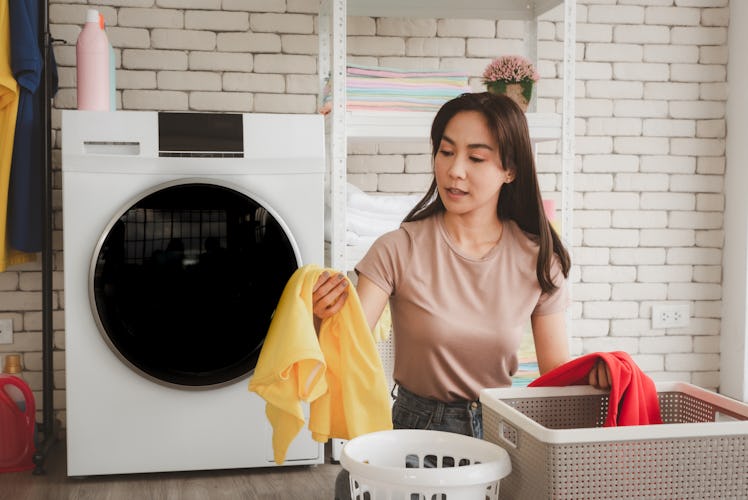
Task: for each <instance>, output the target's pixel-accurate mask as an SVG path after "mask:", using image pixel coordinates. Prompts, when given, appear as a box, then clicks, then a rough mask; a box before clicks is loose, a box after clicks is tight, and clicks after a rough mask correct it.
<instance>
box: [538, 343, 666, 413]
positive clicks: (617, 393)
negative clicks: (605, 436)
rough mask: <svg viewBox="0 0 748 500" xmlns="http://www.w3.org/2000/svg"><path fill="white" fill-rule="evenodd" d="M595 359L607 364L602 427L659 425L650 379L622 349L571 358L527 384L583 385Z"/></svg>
mask: <svg viewBox="0 0 748 500" xmlns="http://www.w3.org/2000/svg"><path fill="white" fill-rule="evenodd" d="M598 359H602V360H603V361H604V362H605V364H606V365H608V372H609V373H610V377H611V380H610V383H611V384H610V396H609V399H608V415H607V417H606V419H605V423H604V426H605V427H615V426H617V425H644V424H661V423H662V417H661V415H660V402H659V399H658V397H657V389H656V387H655V384H654V382H653V381H652V379H651V378H649V377H648V376H647V375H646V374H645V373H644V372H642V371H641V369H639V367H638V366H637V365H636V363H635V362H634V360H633V359H631V356H629V355H628V354H627V353H625V352H623V351H616V352H596V353H592V354H587V355H586V356H582V357H580V358H577V359H573V360H571V361H569V362H568V363H565V364H563V365H561V366H559V367H557V368H555V369H553V370H551V371H550V372H548V373H546V374H545V375H542V376H541V377H539V378H537V379H535V380H534V381H533V382H532V383H530V385H529V387H546V386H552V387H562V386H567V385H586V384H587V383H588V380H587V376H588V374H589V372H590V370H592V368H593V367H594V366H595V363H596V362H597V360H598Z"/></svg>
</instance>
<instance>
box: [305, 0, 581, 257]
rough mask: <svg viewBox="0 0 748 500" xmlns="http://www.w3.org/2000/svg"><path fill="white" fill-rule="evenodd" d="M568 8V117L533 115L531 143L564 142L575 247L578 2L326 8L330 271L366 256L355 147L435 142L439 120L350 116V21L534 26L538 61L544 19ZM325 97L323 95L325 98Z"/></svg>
mask: <svg viewBox="0 0 748 500" xmlns="http://www.w3.org/2000/svg"><path fill="white" fill-rule="evenodd" d="M562 4H563V6H564V60H563V88H564V95H563V104H562V111H561V113H560V114H555V113H533V112H530V113H528V115H527V117H528V122H529V125H530V135H531V136H532V138H533V141H535V142H541V141H548V140H559V139H560V140H561V143H562V151H561V158H562V168H561V184H562V189H561V223H562V237H563V239H564V241H565V242H566V243H567V246H568V247H569V248H571V246H572V245H571V244H570V242H571V241H572V238H571V235H572V233H571V230H572V227H573V221H572V212H573V210H572V199H573V169H574V62H575V26H576V5H575V1H574V0H467V1H466V2H459V3H455V2H452V1H450V0H407V1H406V0H379V1H377V2H372V1H370V0H322V2H321V5H320V13H319V40H320V51H319V78H320V89H323V88H324V86H325V83H326V80H327V78H328V75H329V77H330V87H331V92H332V111H331V112H330V114H329V115H328V117H327V120H326V138H327V144H326V146H327V168H328V170H327V179H326V185H327V189H328V192H327V194H328V199H329V204H330V207H331V212H332V213H331V215H332V216H331V224H332V227H331V231H330V233H331V241H330V245H329V252H328V259H327V260H328V262H327V264H328V265H330V266H331V267H333V268H336V269H341V270H349V269H350V268H352V265H353V264H352V261H351V259H349V258H348V256H349V254H351V256H353V255H356V256H360V255H361V254H362V249H357V248H351V247H348V246H347V245H346V241H345V228H346V161H347V154H348V150H347V146H348V142H349V141H351V140H355V141H373V142H377V141H398V140H403V141H413V140H423V139H425V138H428V136H429V127H430V124H431V119H432V118H433V114H432V113H422V112H414V113H408V112H361V111H357V112H350V111H347V110H346V94H345V89H346V81H345V79H346V54H347V52H346V37H347V32H346V20H347V16H349V15H351V16H370V17H428V18H446V19H455V18H465V19H484V18H488V19H503V20H509V19H511V20H522V21H525V23H526V25H525V26H526V29H525V32H526V34H527V36H526V37H525V39H524V45H525V53H526V55H527V56H528V57H529V58H530V59H531V60H537V17H538V16H539V15H541V14H543V13H544V12H547V11H548V10H550V9H552V8H554V7H556V6H558V5H562ZM321 94H322V90H320V95H321Z"/></svg>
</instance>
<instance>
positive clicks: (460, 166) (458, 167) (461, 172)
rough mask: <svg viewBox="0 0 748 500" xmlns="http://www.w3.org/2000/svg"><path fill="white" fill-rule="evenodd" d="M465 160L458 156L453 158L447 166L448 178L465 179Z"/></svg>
mask: <svg viewBox="0 0 748 500" xmlns="http://www.w3.org/2000/svg"><path fill="white" fill-rule="evenodd" d="M464 162H465V160H464V159H462V158H460V157H459V156H455V157H454V161H453V162H452V164H451V165H450V166H449V171H448V173H449V176H450V177H455V178H457V179H462V178H464V177H465V163H464Z"/></svg>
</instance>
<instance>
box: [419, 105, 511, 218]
mask: <svg viewBox="0 0 748 500" xmlns="http://www.w3.org/2000/svg"><path fill="white" fill-rule="evenodd" d="M434 174H435V176H436V184H437V187H438V189H439V197H440V198H441V200H442V202H443V203H444V206H445V208H446V209H447V211H448V212H451V213H454V214H457V215H470V214H472V213H476V214H477V213H481V212H485V213H487V214H488V213H491V214H494V216H495V214H496V206H497V204H498V201H499V192H500V191H501V186H503V185H504V184H505V183H508V182H511V181H512V179H513V172H509V171H507V170H504V166H503V165H502V164H501V159H500V156H499V144H498V142H497V141H496V138H495V137H494V135H493V134H492V133H491V130H490V129H489V128H488V123H487V122H486V118H485V117H484V116H483V115H482V114H481V113H480V112H478V111H461V112H459V113H457V114H456V115H455V116H453V117H452V119H451V120H449V122H447V126H446V128H445V129H444V135H443V136H442V140H441V143H440V144H439V148H438V150H437V153H436V157H435V159H434Z"/></svg>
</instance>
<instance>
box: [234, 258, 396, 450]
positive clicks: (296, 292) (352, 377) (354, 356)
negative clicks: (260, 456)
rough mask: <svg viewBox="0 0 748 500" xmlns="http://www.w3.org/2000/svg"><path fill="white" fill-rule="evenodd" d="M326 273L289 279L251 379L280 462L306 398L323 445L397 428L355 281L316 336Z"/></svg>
mask: <svg viewBox="0 0 748 500" xmlns="http://www.w3.org/2000/svg"><path fill="white" fill-rule="evenodd" d="M323 271H324V269H322V268H320V267H319V266H316V265H307V266H304V267H302V268H300V269H298V270H297V271H296V272H295V273H294V274H293V275H292V276H291V278H290V279H289V280H288V283H287V284H286V287H285V289H284V290H283V294H282V295H281V298H280V301H279V302H278V307H277V308H276V310H275V314H274V316H273V320H272V322H271V323H270V328H269V330H268V334H267V336H266V337H265V343H264V344H263V346H262V351H260V358H259V360H258V361H257V366H256V367H255V371H254V375H253V376H252V378H251V379H250V381H249V390H250V391H254V392H256V393H257V394H259V395H260V396H261V397H262V398H263V399H264V400H265V401H266V402H267V405H266V407H265V414H266V415H267V418H268V420H269V421H270V424H271V425H272V427H273V453H274V458H275V462H276V463H278V464H281V463H283V462H284V461H285V458H286V452H287V450H288V447H289V446H290V444H291V441H293V439H294V438H295V437H296V435H297V434H298V433H299V431H300V430H301V428H302V427H303V426H304V414H303V410H302V406H301V402H302V401H306V402H309V403H310V414H309V430H310V431H311V432H312V438H313V439H314V440H315V441H318V442H322V443H324V442H326V441H327V440H328V439H329V438H331V437H333V438H342V439H351V438H354V437H356V436H359V435H361V434H366V433H369V432H374V431H380V430H388V429H392V415H391V408H390V404H391V400H390V395H389V391H388V389H387V382H386V379H385V375H384V369H383V368H382V363H381V360H380V359H379V355H378V353H377V349H376V346H375V345H374V339H373V338H372V335H371V332H370V330H369V326H368V324H367V323H366V318H365V316H364V313H363V309H362V308H361V302H360V301H359V299H358V295H357V294H356V291H355V290H354V289H353V286H352V285H351V284H350V282H349V285H348V286H349V288H350V292H349V295H348V299H347V300H346V301H345V305H344V306H343V308H342V309H341V310H340V311H339V312H338V313H337V314H335V315H334V316H332V317H330V318H328V319H326V320H325V321H323V322H322V325H321V327H320V333H319V338H317V334H316V332H315V330H314V320H313V312H312V289H313V287H314V284H315V283H316V281H317V278H318V277H319V275H320V274H322V272H323ZM330 271H331V274H335V272H336V271H333V270H330ZM346 279H348V278H346Z"/></svg>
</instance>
